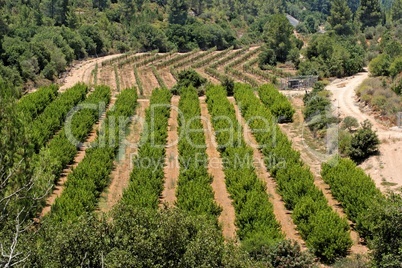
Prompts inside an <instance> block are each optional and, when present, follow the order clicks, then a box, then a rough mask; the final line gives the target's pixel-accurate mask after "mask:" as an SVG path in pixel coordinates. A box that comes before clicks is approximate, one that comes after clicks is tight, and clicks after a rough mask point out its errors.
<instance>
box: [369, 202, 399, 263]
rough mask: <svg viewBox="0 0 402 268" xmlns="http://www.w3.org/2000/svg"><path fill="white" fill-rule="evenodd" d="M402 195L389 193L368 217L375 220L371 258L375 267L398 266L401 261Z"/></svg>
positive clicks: (371, 242)
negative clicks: (385, 199) (383, 201)
mask: <svg viewBox="0 0 402 268" xmlns="http://www.w3.org/2000/svg"><path fill="white" fill-rule="evenodd" d="M401 207H402V196H401V195H399V194H391V195H390V196H389V198H387V201H386V203H385V204H383V205H381V206H376V209H373V210H372V213H370V216H369V218H370V219H371V221H372V222H375V224H374V228H373V239H372V240H371V241H370V245H371V246H372V248H373V258H374V262H375V264H376V267H381V268H385V267H395V268H396V267H400V266H401V263H402V254H401V253H402V209H401Z"/></svg>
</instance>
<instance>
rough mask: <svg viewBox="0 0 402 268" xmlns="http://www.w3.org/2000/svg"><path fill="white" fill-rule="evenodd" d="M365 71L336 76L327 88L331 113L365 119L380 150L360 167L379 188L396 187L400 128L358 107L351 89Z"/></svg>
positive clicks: (401, 175)
mask: <svg viewBox="0 0 402 268" xmlns="http://www.w3.org/2000/svg"><path fill="white" fill-rule="evenodd" d="M368 75H369V74H368V73H367V72H365V73H359V74H357V75H355V76H353V77H348V78H344V79H337V80H335V81H334V82H332V83H331V84H330V85H329V86H328V87H327V89H328V90H329V91H331V92H332V94H333V97H332V101H333V105H334V107H335V113H339V114H340V116H341V117H346V116H353V117H355V118H356V119H357V120H358V121H359V122H363V121H364V120H366V119H367V120H369V121H370V122H371V123H372V124H373V129H374V130H376V131H377V134H378V137H379V138H380V141H381V145H380V148H379V149H380V153H379V155H377V156H372V157H370V158H369V159H368V160H366V161H365V162H364V163H362V164H361V167H362V168H363V169H364V170H365V171H366V172H367V173H368V174H370V176H371V177H372V179H373V180H374V181H375V183H376V185H377V187H378V188H379V189H381V190H382V191H386V190H396V189H400V188H401V187H402V172H401V170H402V161H401V159H402V129H399V130H398V129H397V128H389V127H386V126H384V125H382V124H381V122H378V121H376V120H375V118H374V116H373V115H370V114H367V113H364V112H362V111H361V110H360V109H359V106H358V103H357V99H356V94H355V90H356V89H357V88H358V87H359V86H360V85H361V84H362V83H363V81H364V80H365V79H366V78H367V77H368Z"/></svg>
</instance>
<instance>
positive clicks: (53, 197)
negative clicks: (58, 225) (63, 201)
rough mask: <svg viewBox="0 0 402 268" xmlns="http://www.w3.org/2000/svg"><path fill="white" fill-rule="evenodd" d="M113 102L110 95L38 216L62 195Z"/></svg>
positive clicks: (46, 211)
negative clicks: (107, 102)
mask: <svg viewBox="0 0 402 268" xmlns="http://www.w3.org/2000/svg"><path fill="white" fill-rule="evenodd" d="M115 102H116V98H115V97H112V98H111V100H110V103H109V105H108V108H107V109H106V111H105V112H104V113H103V114H102V116H101V117H100V118H99V120H98V122H97V123H96V124H95V125H94V127H93V128H92V131H91V132H90V134H89V135H88V137H87V139H86V141H85V142H84V144H83V145H82V146H81V147H80V148H79V150H78V152H77V154H76V156H75V157H74V160H73V163H72V164H70V165H68V166H67V167H66V168H65V169H63V171H62V174H61V176H60V178H59V179H58V180H57V183H56V184H55V186H54V188H53V192H52V194H51V195H50V196H49V197H48V198H47V200H46V206H45V207H44V208H43V209H42V212H41V214H40V218H42V217H43V216H45V215H46V214H48V213H49V212H50V211H51V209H52V205H53V204H54V202H55V201H56V199H57V198H58V197H60V196H61V195H62V193H63V191H64V188H65V184H66V182H67V178H68V175H69V174H70V173H71V172H73V170H74V169H75V168H76V167H77V166H78V165H79V164H80V163H81V161H82V160H83V159H84V158H85V155H86V150H87V148H88V145H89V144H90V143H92V142H94V141H95V140H96V138H97V136H98V135H97V131H98V129H99V127H100V126H101V125H102V123H103V121H104V120H105V118H106V113H107V111H108V110H110V109H111V108H112V107H113V106H114V104H115Z"/></svg>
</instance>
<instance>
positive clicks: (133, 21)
mask: <svg viewBox="0 0 402 268" xmlns="http://www.w3.org/2000/svg"><path fill="white" fill-rule="evenodd" d="M394 2H395V3H394ZM401 6H402V3H401V0H395V1H381V2H377V1H372V0H369V1H368V0H364V1H362V3H360V1H350V0H348V1H343V0H334V1H330V0H315V1H300V0H297V1H294V0H288V1H273V0H270V1H262V0H254V1H240V0H225V1H217V0H159V1H158V0H155V1H150V0H136V1H131V0H121V1H110V0H94V1H73V0H70V1H68V0H45V1H39V0H31V1H9V0H2V1H0V10H1V13H0V14H1V15H0V75H1V77H2V79H4V80H6V81H8V82H10V83H11V84H13V85H16V86H17V87H20V88H26V89H29V88H32V87H38V86H41V85H46V84H49V83H50V81H55V80H56V79H57V78H58V77H59V76H60V74H61V73H62V72H64V71H65V70H66V69H67V68H68V66H69V65H70V64H71V63H72V62H73V61H74V60H79V59H84V58H87V57H97V56H101V55H105V54H110V53H118V52H126V51H130V50H133V51H138V52H140V51H150V50H158V51H159V52H166V51H172V50H177V51H180V52H186V51H191V50H194V49H198V48H199V49H203V50H206V49H209V48H212V47H217V49H218V50H222V49H226V48H228V47H235V48H236V47H241V46H243V45H248V44H263V43H265V44H267V48H266V50H265V51H264V53H265V54H264V55H263V57H265V59H264V60H262V62H263V63H266V64H275V63H276V61H277V60H278V61H280V62H284V61H286V60H289V61H292V62H293V63H294V65H295V67H296V68H298V69H300V73H301V74H318V75H320V76H321V77H328V76H344V75H350V74H353V73H356V72H357V71H360V70H361V68H362V66H364V65H365V64H366V60H370V59H371V58H370V57H369V58H367V57H366V52H367V50H368V49H369V48H368V45H367V44H366V42H365V41H364V39H365V36H364V35H363V34H362V32H364V33H366V35H370V33H372V32H373V31H375V29H376V28H375V27H377V26H378V25H380V26H381V27H382V28H380V29H378V30H377V32H379V33H380V37H381V35H382V34H385V32H388V31H392V29H393V28H394V27H397V25H399V22H398V21H399V19H401V18H402V11H401V10H402V9H401V8H400V7H401ZM278 13H279V14H283V13H288V14H290V15H292V16H294V17H295V18H297V19H298V20H300V21H301V23H300V24H299V25H298V26H297V27H296V29H297V31H298V32H299V33H302V34H307V35H308V36H309V34H314V33H316V32H317V31H320V32H323V29H325V30H327V33H326V34H325V35H324V36H320V37H313V41H312V42H311V43H312V44H311V45H309V48H310V49H309V48H308V49H307V51H305V52H303V53H304V54H305V56H306V60H300V58H299V54H300V49H301V46H302V44H300V43H298V44H297V43H296V44H295V45H292V44H291V43H295V42H293V41H292V42H290V41H289V38H290V36H292V37H293V35H292V31H293V29H292V28H291V27H290V26H289V25H285V26H280V25H279V24H280V22H279V24H278V22H271V25H268V22H270V20H271V19H270V18H271V15H272V14H278ZM320 26H321V27H320ZM279 27H282V28H281V31H282V30H283V31H282V32H281V31H275V29H279ZM373 28H374V29H373ZM320 29H321V30H320ZM328 30H329V31H328ZM275 32H276V34H275ZM331 33H334V34H331ZM397 36H398V35H395V36H394V37H395V38H396V37H397ZM377 37H378V36H377ZM309 38H310V37H308V38H307V41H308V39H309ZM378 38H379V37H378ZM299 42H300V41H299ZM399 42H400V40H399ZM317 45H319V47H317ZM375 45H376V44H375ZM373 49H374V50H375V51H378V48H376V46H374V48H373ZM323 52H325V53H323ZM369 55H371V57H372V55H373V53H369ZM354 62H356V63H354ZM300 63H301V64H300ZM299 64H300V66H299ZM352 65H353V66H352Z"/></svg>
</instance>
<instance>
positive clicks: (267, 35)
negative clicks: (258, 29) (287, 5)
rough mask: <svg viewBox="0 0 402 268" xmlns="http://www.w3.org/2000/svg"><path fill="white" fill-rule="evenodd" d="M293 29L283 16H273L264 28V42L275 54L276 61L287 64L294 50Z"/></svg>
mask: <svg viewBox="0 0 402 268" xmlns="http://www.w3.org/2000/svg"><path fill="white" fill-rule="evenodd" d="M292 34H293V27H292V25H291V24H290V22H289V21H288V19H287V18H286V16H285V15H283V14H276V15H272V17H271V18H270V19H269V21H268V23H267V24H266V25H265V26H264V41H265V43H266V44H267V46H268V47H269V48H270V49H273V50H274V52H275V56H276V59H277V60H278V61H280V62H285V61H286V59H287V56H288V53H289V51H290V50H291V48H292V43H291V38H290V37H291V36H292Z"/></svg>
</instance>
